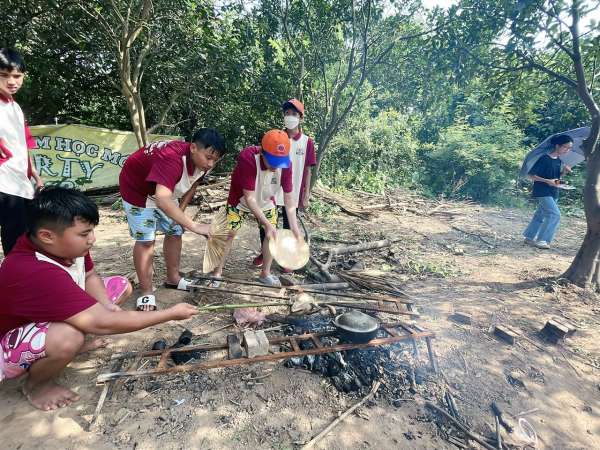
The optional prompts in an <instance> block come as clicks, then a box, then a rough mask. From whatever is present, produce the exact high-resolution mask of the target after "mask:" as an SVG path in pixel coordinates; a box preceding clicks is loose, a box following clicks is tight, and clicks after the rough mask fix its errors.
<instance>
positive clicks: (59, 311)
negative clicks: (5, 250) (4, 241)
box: [0, 235, 97, 337]
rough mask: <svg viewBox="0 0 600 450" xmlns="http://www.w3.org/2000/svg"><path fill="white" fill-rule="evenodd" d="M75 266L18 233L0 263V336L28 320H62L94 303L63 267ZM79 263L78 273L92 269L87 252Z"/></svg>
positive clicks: (70, 267) (72, 267) (30, 321)
mask: <svg viewBox="0 0 600 450" xmlns="http://www.w3.org/2000/svg"><path fill="white" fill-rule="evenodd" d="M47 259H51V260H52V261H55V262H56V263H58V264H60V266H58V265H56V264H53V263H51V262H48V260H47ZM77 266H78V264H69V263H67V262H66V261H64V260H62V259H60V258H56V257H54V256H52V255H49V254H47V253H44V252H42V251H41V250H39V249H38V248H37V247H35V245H34V244H33V243H32V242H31V241H30V240H29V238H28V237H27V236H26V235H23V236H21V237H20V238H19V239H18V240H17V243H16V244H15V246H14V247H13V249H12V251H11V252H10V253H9V254H8V256H6V258H5V259H4V261H3V262H2V265H0V286H2V289H0V337H2V336H4V335H5V334H6V333H7V332H9V331H10V330H12V329H14V328H17V327H20V326H21V325H25V324H28V323H32V322H63V321H65V320H66V319H68V318H69V317H73V316H74V315H76V314H78V313H80V312H81V311H84V310H86V309H88V308H89V307H91V306H94V305H95V304H96V303H97V302H96V300H95V299H94V298H93V297H91V296H90V295H89V294H88V293H87V292H85V291H84V290H83V289H82V288H81V287H79V285H77V283H76V282H75V279H74V278H73V275H72V274H70V273H69V272H68V271H67V270H69V269H71V270H73V269H76V268H77ZM79 266H80V271H81V272H83V273H78V274H77V275H78V276H80V277H81V276H83V277H85V272H89V271H90V270H92V268H93V267H94V263H93V262H92V258H91V257H90V255H89V253H88V254H87V255H85V257H84V263H83V264H79ZM33 280H34V282H32V281H33Z"/></svg>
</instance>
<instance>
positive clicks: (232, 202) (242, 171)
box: [227, 146, 293, 206]
mask: <svg viewBox="0 0 600 450" xmlns="http://www.w3.org/2000/svg"><path fill="white" fill-rule="evenodd" d="M258 154H260V147H258V146H250V147H246V148H245V149H243V150H242V151H241V152H240V154H239V155H238V159H237V164H236V165H235V168H234V169H233V172H232V173H231V186H230V187H229V197H228V199H227V204H228V205H229V206H237V205H238V204H239V203H240V199H241V198H242V197H243V196H244V189H245V190H247V191H254V190H255V189H256V155H258ZM260 170H268V169H267V166H265V163H264V162H263V160H262V158H260ZM292 182H293V180H292V167H291V166H290V167H288V168H287V169H281V187H282V189H283V192H292V188H293V186H292Z"/></svg>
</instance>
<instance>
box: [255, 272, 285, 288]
mask: <svg viewBox="0 0 600 450" xmlns="http://www.w3.org/2000/svg"><path fill="white" fill-rule="evenodd" d="M258 281H260V282H261V283H262V284H264V285H266V286H271V287H281V281H279V278H277V277H276V276H275V275H273V274H272V273H271V274H269V275H267V276H266V277H259V278H258Z"/></svg>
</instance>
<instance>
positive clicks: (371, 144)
mask: <svg viewBox="0 0 600 450" xmlns="http://www.w3.org/2000/svg"><path fill="white" fill-rule="evenodd" d="M413 128H416V127H413V125H412V124H411V123H410V119H409V118H408V117H407V116H404V115H402V114H401V113H399V112H398V111H393V110H389V111H383V112H381V113H379V114H378V115H377V116H375V117H369V116H366V115H363V116H362V117H356V118H355V119H354V120H352V121H350V122H349V123H348V124H346V126H345V128H344V130H342V131H341V132H340V133H339V134H338V135H337V136H336V137H335V138H334V139H333V141H332V143H331V147H330V149H329V151H328V153H327V156H326V157H325V160H324V161H323V167H322V168H321V177H320V178H321V180H322V181H323V182H324V183H325V184H327V185H329V186H331V187H333V188H350V187H352V188H355V189H361V190H365V191H368V192H381V191H383V190H384V189H385V188H386V187H393V186H401V185H404V186H406V185H410V184H412V179H413V172H414V170H415V168H416V166H417V161H418V158H417V147H418V143H417V140H416V139H415V138H414V136H413V132H412V129H413Z"/></svg>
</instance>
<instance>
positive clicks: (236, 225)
mask: <svg viewBox="0 0 600 450" xmlns="http://www.w3.org/2000/svg"><path fill="white" fill-rule="evenodd" d="M226 214H227V228H229V229H230V230H233V231H237V230H239V229H240V228H241V227H242V223H244V219H246V217H247V216H252V213H251V212H246V211H241V210H239V209H238V208H236V207H235V206H230V205H227V210H226ZM263 214H264V215H265V217H266V218H267V220H268V221H269V222H271V224H273V225H274V226H277V208H271V209H266V210H264V211H263ZM260 226H261V227H262V224H261V225H260Z"/></svg>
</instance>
